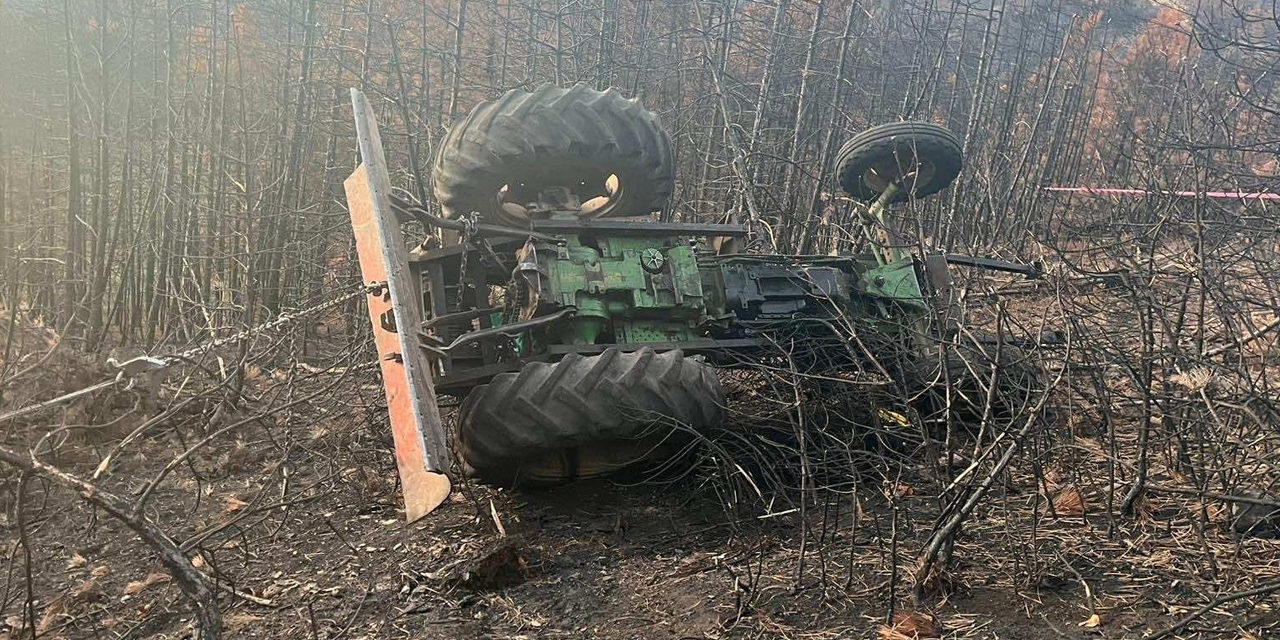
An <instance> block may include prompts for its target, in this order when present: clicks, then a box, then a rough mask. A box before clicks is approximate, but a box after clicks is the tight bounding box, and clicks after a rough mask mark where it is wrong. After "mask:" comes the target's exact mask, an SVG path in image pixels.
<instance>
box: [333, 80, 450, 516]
mask: <svg viewBox="0 0 1280 640" xmlns="http://www.w3.org/2000/svg"><path fill="white" fill-rule="evenodd" d="M351 106H352V109H353V111H354V113H355V121H356V133H357V135H358V137H359V140H360V159H361V164H360V166H358V167H356V170H355V171H354V172H352V174H351V176H350V177H348V178H347V180H346V182H345V183H344V186H345V187H346V193H347V208H348V209H349V210H350V211H351V227H352V230H353V232H354V233H355V238H356V251H357V253H358V254H359V257H360V272H361V274H362V277H363V280H364V283H365V284H366V285H371V292H370V293H369V298H368V303H369V320H370V321H371V322H372V323H373V335H374V342H375V344H376V345H377V349H378V360H379V363H380V365H381V369H382V384H383V387H384V388H385V389H386V394H387V413H388V417H389V418H390V421H391V433H392V438H393V440H394V442H395V454H396V467H397V468H398V469H399V472H400V484H401V490H402V491H403V493H404V506H405V517H406V519H407V520H408V521H409V522H413V521H414V520H417V519H418V518H421V517H422V516H424V515H426V514H428V513H431V512H432V511H433V510H435V508H436V507H438V506H440V504H441V503H443V502H444V501H445V499H446V498H448V497H449V492H450V490H451V484H450V481H449V477H448V475H446V472H447V471H448V469H449V464H450V462H449V461H450V457H449V449H448V440H447V438H446V436H445V431H444V425H443V423H442V422H441V420H440V409H439V407H438V405H437V404H436V393H435V386H434V385H433V383H432V380H431V369H430V366H429V364H428V361H427V358H426V356H425V355H424V354H423V351H422V345H421V341H420V338H419V336H418V327H420V326H422V302H421V301H422V296H421V293H420V291H419V288H420V285H419V284H418V283H416V282H415V281H414V280H413V278H412V275H411V272H410V268H409V252H408V249H407V248H406V246H405V242H404V236H403V234H402V233H401V231H400V223H399V220H398V218H397V217H396V213H395V212H394V211H393V210H392V206H391V178H390V175H389V174H388V172H387V164H386V157H385V156H384V155H383V152H382V140H381V138H380V137H379V135H378V124H377V122H375V121H374V118H373V110H372V108H371V107H370V105H369V100H368V99H367V98H366V97H365V95H364V94H363V93H362V92H360V91H359V90H356V89H352V90H351Z"/></svg>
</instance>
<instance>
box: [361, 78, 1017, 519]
mask: <svg viewBox="0 0 1280 640" xmlns="http://www.w3.org/2000/svg"><path fill="white" fill-rule="evenodd" d="M353 95H354V102H355V104H356V105H357V128H358V130H360V132H361V136H362V137H361V148H362V152H363V153H364V159H365V165H364V167H363V170H365V171H367V172H368V173H369V176H370V179H369V180H368V181H364V180H363V175H362V174H360V173H359V171H358V172H357V174H353V178H352V179H351V180H349V181H348V201H349V204H350V205H351V208H352V218H353V223H354V224H355V225H356V235H357V239H358V240H359V241H360V242H358V244H359V245H360V247H359V248H361V264H362V269H363V270H364V272H365V275H366V279H367V280H371V281H372V280H377V279H378V277H379V276H383V273H384V271H385V278H386V279H387V281H388V282H389V283H390V284H391V285H392V286H390V297H391V299H390V303H391V304H390V308H388V310H387V311H384V312H381V313H380V314H379V313H377V312H376V311H375V312H374V313H373V316H374V331H375V337H377V338H378V339H379V341H380V342H379V344H380V345H382V344H383V341H384V340H385V341H386V344H392V342H391V338H390V337H389V336H391V335H393V334H394V335H395V336H396V338H397V339H398V343H397V344H398V345H399V349H400V351H399V352H397V353H385V354H383V356H382V357H383V375H384V382H387V381H388V380H392V379H394V381H399V380H400V376H407V377H412V376H409V375H408V374H409V373H412V372H413V370H414V369H415V367H416V368H418V369H422V368H425V369H429V371H430V377H431V380H430V381H424V380H421V379H416V381H415V380H411V381H410V382H409V383H407V384H398V385H392V384H390V383H389V382H388V391H387V395H388V401H389V404H390V405H392V416H391V418H392V423H393V431H394V432H395V433H396V434H397V439H396V448H397V461H398V462H399V463H400V470H401V477H402V480H404V481H405V487H406V494H408V493H409V492H410V490H411V488H412V485H411V483H410V481H409V476H408V475H406V474H411V473H412V472H414V470H415V469H416V468H417V465H418V463H417V462H414V461H415V460H417V459H419V458H423V459H424V460H425V461H426V462H425V466H426V468H427V469H428V470H429V471H431V472H432V473H435V474H437V475H439V477H441V478H443V477H444V475H445V474H449V473H452V471H451V469H450V465H449V464H448V463H447V462H443V461H442V460H444V459H446V458H449V457H454V456H449V455H448V452H445V451H443V448H444V447H443V446H442V445H440V444H439V442H441V441H443V440H444V438H443V433H444V428H443V427H442V426H441V423H440V421H439V418H438V412H436V411H435V408H434V407H435V404H434V398H435V394H436V393H437V392H440V393H445V394H450V395H453V396H456V397H458V398H461V399H462V402H461V408H460V410H459V414H458V417H457V424H456V432H455V437H453V438H451V439H450V440H451V441H452V442H453V444H452V448H453V449H454V453H456V454H458V455H457V456H456V458H460V462H461V470H462V471H465V472H468V473H472V474H475V475H478V476H480V477H481V478H482V479H485V480H489V481H494V482H501V483H521V482H524V483H530V482H561V481H565V480H570V479H573V478H580V477H589V476H594V475H601V474H605V473H610V472H613V471H616V470H619V469H623V468H628V467H631V466H634V465H635V464H637V463H642V462H652V461H653V460H655V459H661V458H662V457H663V456H667V455H670V454H671V452H672V450H673V448H675V449H678V448H679V447H680V445H681V443H682V442H684V441H685V439H683V438H681V437H679V435H678V434H679V433H681V432H683V433H686V434H687V433H690V432H694V433H696V432H702V431H705V430H706V429H708V428H711V427H714V426H715V425H717V424H718V423H719V422H721V421H723V420H724V417H725V415H726V408H725V404H726V397H725V393H724V390H723V388H722V387H721V386H720V383H719V381H718V378H717V375H716V372H715V369H714V367H713V366H712V365H714V364H716V363H731V362H738V363H741V362H744V361H745V362H750V361H751V360H752V359H753V358H756V357H759V356H760V355H761V354H763V353H765V352H766V350H767V347H768V346H769V345H770V339H771V336H773V335H776V333H777V332H778V331H779V330H786V331H789V332H791V333H792V335H794V334H796V333H797V332H799V333H802V334H803V333H804V332H814V333H825V334H826V335H827V336H828V337H832V336H842V335H847V334H848V330H849V329H850V328H855V327H856V331H864V330H866V331H874V332H876V333H878V334H880V335H882V336H886V337H887V340H889V341H891V342H892V343H894V344H896V345H897V346H898V347H900V349H899V350H900V351H906V352H910V351H911V350H913V349H916V348H918V347H919V346H920V345H921V344H924V342H925V339H926V338H927V337H928V336H929V335H930V334H931V333H934V329H933V327H932V325H931V318H933V317H934V315H935V314H933V312H932V310H931V306H930V305H931V302H932V301H933V300H934V299H936V298H938V297H939V296H940V294H945V292H946V289H947V288H948V286H949V283H950V280H949V277H948V274H947V268H946V265H947V261H948V258H946V257H943V256H930V257H926V258H921V257H917V256H915V255H913V254H912V253H909V252H907V251H903V250H902V249H900V248H898V247H896V246H895V245H894V244H893V243H891V242H890V238H891V229H892V226H893V225H891V224H889V223H888V222H887V220H886V212H887V207H888V206H889V205H890V203H893V202H899V201H902V200H904V199H906V198H908V197H913V196H914V197H923V196H927V195H929V194H932V193H935V192H937V191H939V190H941V189H943V188H945V187H946V186H947V185H948V184H949V183H950V182H951V181H952V180H953V179H954V178H955V177H956V175H957V174H958V173H959V171H960V165H961V161H960V144H959V142H958V141H957V140H956V139H955V138H954V136H952V135H951V134H950V133H949V132H947V131H946V130H945V129H943V128H941V127H938V126H936V125H930V124H921V123H895V124H891V125H885V126H882V127H877V128H873V129H871V130H868V131H866V132H864V133H862V134H859V135H858V136H855V137H854V138H853V139H851V140H850V142H849V143H848V144H846V145H845V146H844V148H842V149H841V152H840V154H838V157H837V163H836V164H837V171H838V176H837V178H838V181H839V183H840V184H841V186H842V188H843V189H844V190H845V191H846V192H847V193H849V194H850V195H852V196H854V198H855V199H862V200H864V201H865V202H867V203H868V204H869V206H866V205H864V208H863V210H862V211H863V213H864V215H863V217H862V220H863V224H862V231H863V237H864V238H865V239H866V240H867V241H868V242H867V246H869V247H870V252H869V253H867V254H864V255H834V256H831V255H827V256H818V255H777V254H762V253H758V252H754V253H742V252H735V251H734V250H733V249H732V247H737V246H741V245H742V244H743V241H744V240H750V239H751V238H752V236H753V233H754V229H752V228H749V226H747V225H741V224H705V223H701V222H674V223H673V222H666V221H661V220H659V219H657V217H656V216H655V215H653V214H654V212H655V211H656V210H659V209H662V208H663V207H664V206H665V205H666V204H667V203H668V201H669V200H670V199H671V196H672V192H673V191H674V185H675V176H674V155H673V151H672V146H671V141H670V139H669V138H668V136H667V134H666V133H665V132H664V131H663V130H662V129H661V127H660V126H659V125H658V124H657V119H656V117H654V116H653V115H652V114H651V113H649V112H648V111H646V110H645V109H644V108H643V107H642V106H640V105H639V103H638V102H637V101H634V100H627V99H625V98H623V97H622V96H620V95H619V94H617V92H615V91H613V90H609V91H604V92H600V91H595V90H593V89H590V88H589V87H586V86H584V85H575V86H573V87H569V88H557V87H550V86H548V87H543V88H541V89H538V90H537V91H535V92H532V93H527V92H520V91H512V92H509V93H508V94H507V95H505V96H503V97H502V98H501V99H499V100H495V101H491V102H486V103H483V104H481V105H480V106H478V107H477V108H476V109H475V110H473V111H472V113H471V114H470V115H469V116H468V117H467V118H466V119H464V120H462V121H461V122H459V123H458V124H456V125H455V126H454V127H453V128H452V129H451V130H450V132H449V134H448V136H447V137H446V138H445V139H444V141H443V142H442V144H441V145H440V149H439V152H438V155H437V158H436V163H435V168H434V176H435V192H436V198H437V201H438V202H439V203H440V205H441V213H442V214H443V215H435V214H433V213H432V212H430V211H428V209H427V208H426V207H424V206H421V205H419V204H416V203H414V202H412V201H410V200H409V199H408V198H407V197H402V196H397V195H395V194H392V193H390V189H389V181H387V179H386V177H385V166H384V164H383V163H384V162H385V159H384V158H382V157H381V145H380V142H379V141H378V139H377V130H376V124H374V123H373V121H372V117H371V116H368V115H362V112H361V105H362V104H365V105H366V107H367V103H365V102H364V101H363V96H362V95H359V94H358V92H356V93H355V94H353ZM362 118H363V119H362ZM371 160H372V162H371ZM357 178H360V180H357ZM382 203H385V204H386V205H387V206H386V207H385V209H386V210H385V211H383V210H382V209H384V208H383V207H381V206H380V205H381V204H382ZM366 209H372V210H374V212H375V213H376V214H377V215H375V216H373V217H374V218H375V221H376V222H377V225H378V226H377V234H378V235H377V236H376V237H375V235H373V234H372V232H371V231H370V230H369V227H368V224H367V223H366V222H364V220H366V219H367V217H368V216H367V215H366V216H365V217H360V216H358V215H357V214H358V213H360V212H361V211H365V210H366ZM365 213H367V211H366V212H365ZM405 220H417V221H419V222H421V223H422V225H423V226H424V228H426V229H427V230H428V231H438V233H437V234H436V235H435V236H431V237H428V239H427V240H424V241H423V242H422V243H421V244H420V245H419V247H418V248H417V249H415V250H414V251H412V252H409V253H406V252H405V251H404V246H403V245H402V244H401V243H402V241H401V240H400V239H399V238H400V236H399V234H400V231H399V230H398V228H396V227H398V225H399V222H401V221H405ZM397 245H399V246H397ZM378 246H380V247H381V248H382V249H381V251H382V253H381V254H379V255H377V256H375V255H374V254H375V253H376V252H377V249H376V247H378ZM969 260H970V261H971V262H970V263H971V264H972V263H973V260H974V259H969ZM985 262H986V263H987V264H982V265H979V266H990V267H994V268H1007V269H1009V270H1016V266H1014V265H1005V264H1002V263H995V262H994V261H985ZM401 267H404V268H403V269H401ZM397 283H398V284H397ZM397 291H398V292H399V293H397ZM406 291H408V292H412V295H413V296H414V298H416V299H407V298H406V297H405V293H404V292H406ZM943 297H945V296H943ZM397 305H399V306H397ZM405 305H412V306H414V307H416V308H412V309H411V308H408V307H406V306H405ZM385 307H387V304H386V301H385V300H384V301H382V302H379V303H378V304H377V305H375V304H374V302H372V301H371V310H373V309H375V308H385ZM393 312H394V313H393ZM402 317H408V318H415V319H416V318H418V317H421V318H422V320H421V321H415V323H418V322H420V326H402V324H403V323H402V322H401V318H402ZM837 327H840V328H843V329H842V330H837ZM840 339H843V338H840ZM841 346H843V349H839V350H842V351H846V352H848V353H849V354H853V353H855V351H856V350H855V349H853V348H851V347H850V346H849V345H847V344H846V345H841ZM380 348H381V346H380ZM419 358H421V363H423V364H421V365H418V364H416V363H418V362H419ZM401 362H403V363H404V364H405V367H403V368H404V371H405V372H408V373H404V372H401V369H400V368H399V367H398V363H401ZM851 364H852V363H851ZM410 365H412V366H410ZM393 387H394V389H393ZM405 388H407V389H408V393H409V394H410V395H414V402H415V403H417V404H414V405H413V406H414V407H415V410H414V413H413V417H412V420H413V423H412V424H411V425H410V427H412V428H410V427H405V426H404V425H405V424H408V423H409V422H410V418H409V417H399V416H398V415H397V411H396V408H395V407H396V406H398V405H396V403H397V402H399V403H401V404H402V405H403V404H405V400H404V398H403V396H404V395H405V391H403V389H405ZM415 394H416V395H415ZM428 404H429V406H428ZM406 411H407V410H406ZM415 433H416V434H417V435H416V436H415V435H414V434H415ZM415 438H416V440H415ZM419 445H420V446H419ZM415 447H417V448H415ZM444 486H445V487H446V491H447V483H446V484H445V485H444ZM432 499H433V500H434V499H435V497H434V494H433V498H432ZM430 508H434V506H430V507H427V508H426V510H430ZM411 511H412V510H411Z"/></svg>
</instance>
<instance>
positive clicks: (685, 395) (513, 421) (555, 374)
mask: <svg viewBox="0 0 1280 640" xmlns="http://www.w3.org/2000/svg"><path fill="white" fill-rule="evenodd" d="M724 404H725V397H724V389H723V388H721V386H720V382H719V380H718V379H717V378H716V374H715V370H714V369H712V368H711V367H710V366H708V365H706V364H704V363H703V362H702V361H701V360H700V359H698V358H686V357H685V356H684V355H683V354H682V353H681V352H680V351H667V352H664V353H655V352H654V351H653V350H652V349H649V348H643V349H640V350H639V351H634V352H629V353H628V352H622V351H619V350H617V349H610V350H608V351H605V352H604V353H602V354H600V355H597V356H589V357H584V356H579V355H568V356H565V358H564V359H563V360H561V361H559V362H556V363H543V362H534V363H530V364H528V365H526V366H525V367H524V369H522V370H521V371H520V372H519V373H504V374H499V375H498V376H496V377H494V379H493V380H492V381H491V382H490V383H489V384H487V385H483V386H479V387H476V388H475V389H474V390H472V391H471V393H469V394H468V395H467V397H466V399H465V400H464V401H463V403H462V408H461V410H460V412H459V417H458V441H459V444H460V447H459V449H460V452H461V455H462V460H463V462H464V463H465V465H466V467H467V468H468V469H467V470H468V472H469V473H471V474H472V475H475V476H477V477H479V478H480V479H481V480H483V481H486V482H491V483H494V484H502V485H512V484H523V485H530V484H534V485H546V484H559V483H563V482H568V481H570V480H574V479H578V478H591V477H598V476H602V475H606V474H610V473H614V472H618V471H622V470H625V469H634V468H639V467H643V466H645V465H649V464H652V463H654V462H656V461H660V460H664V459H667V458H669V457H670V456H671V455H673V454H675V453H677V452H679V451H680V450H682V449H683V448H684V447H685V445H687V443H688V442H689V440H690V438H689V435H690V434H689V433H687V432H685V431H682V430H680V429H674V428H673V426H674V425H675V424H677V423H678V424H680V425H683V428H687V429H691V430H693V431H703V430H705V429H707V428H709V427H713V426H715V425H717V424H718V423H719V422H720V421H721V420H722V419H723V418H724Z"/></svg>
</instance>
